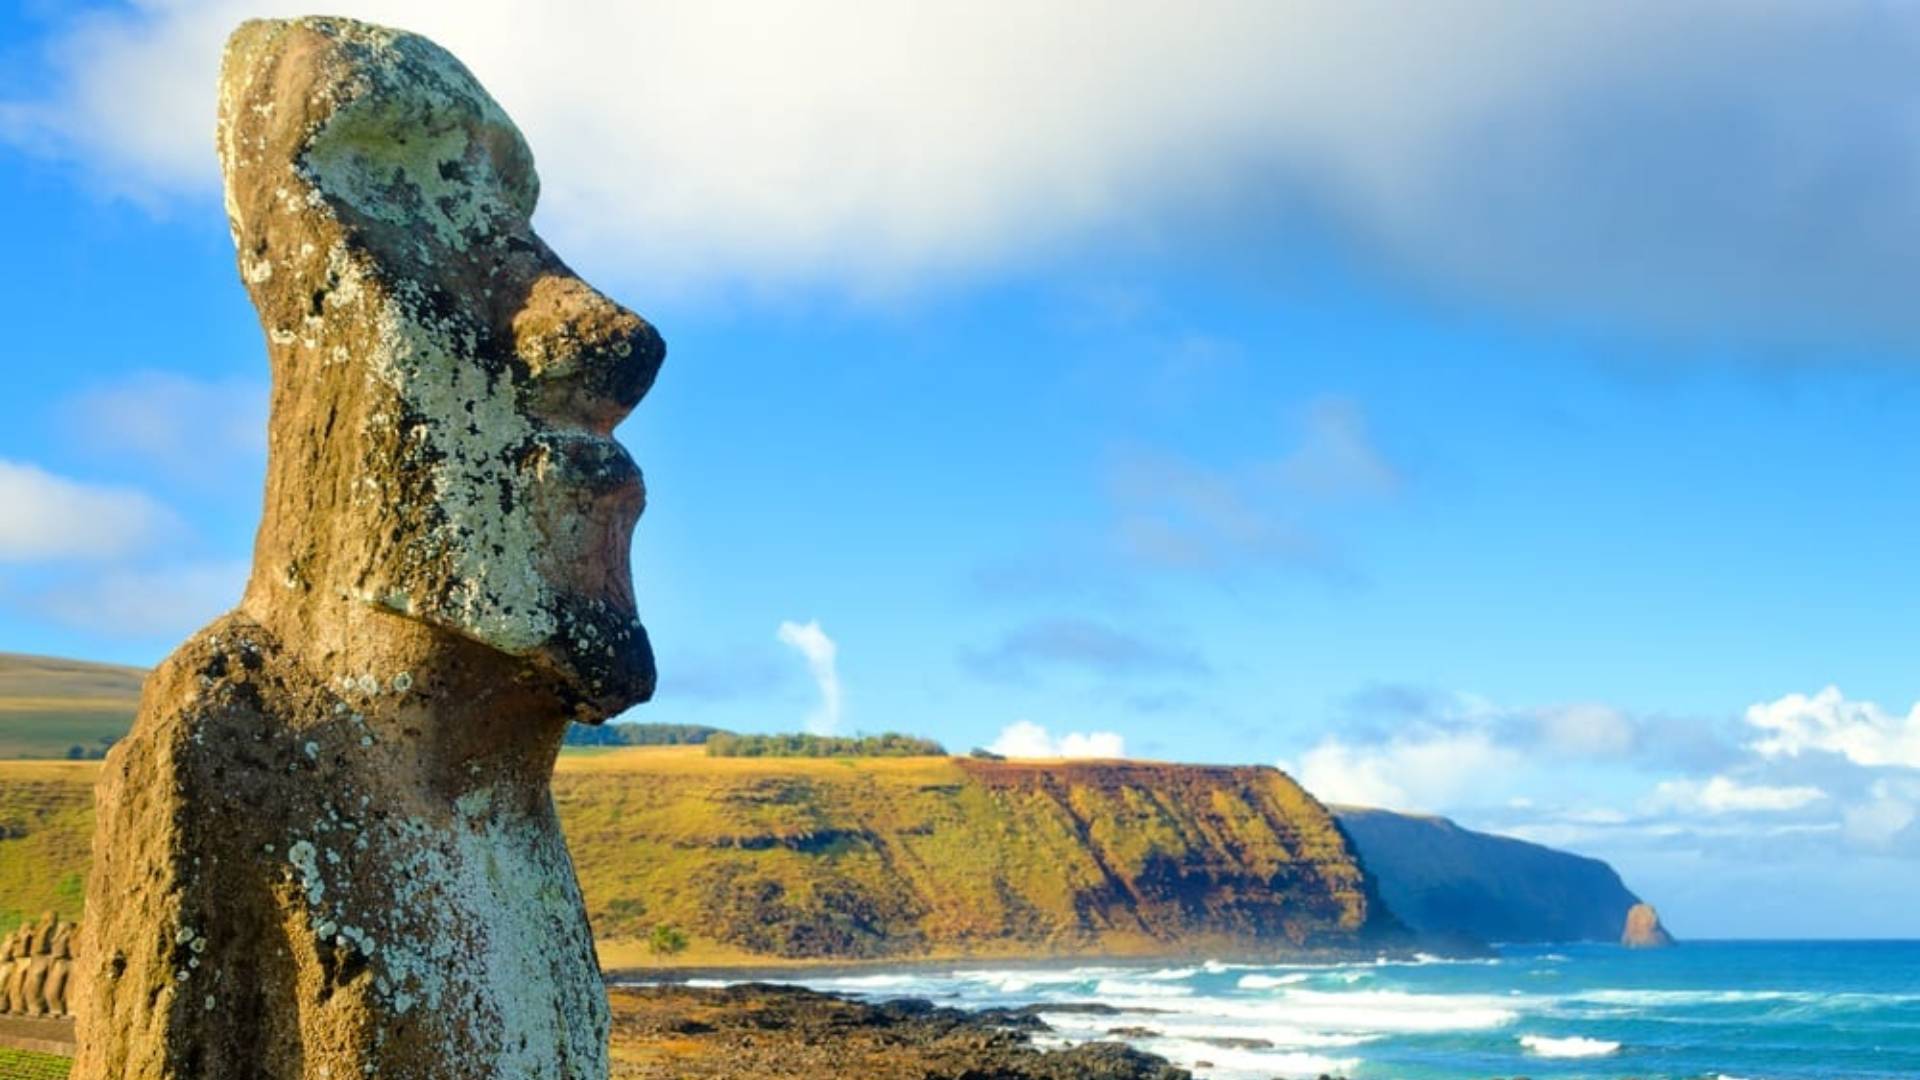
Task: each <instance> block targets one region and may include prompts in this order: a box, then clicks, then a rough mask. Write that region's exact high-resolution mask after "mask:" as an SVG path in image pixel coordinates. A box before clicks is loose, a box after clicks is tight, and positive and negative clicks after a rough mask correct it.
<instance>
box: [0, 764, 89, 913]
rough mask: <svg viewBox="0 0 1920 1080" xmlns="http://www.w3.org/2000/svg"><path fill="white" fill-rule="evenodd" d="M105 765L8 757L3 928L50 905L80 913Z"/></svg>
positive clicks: (1, 854)
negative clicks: (98, 779) (96, 786)
mask: <svg viewBox="0 0 1920 1080" xmlns="http://www.w3.org/2000/svg"><path fill="white" fill-rule="evenodd" d="M99 768H100V767H99V765H98V764H97V763H94V762H86V761H73V762H68V761H0V934H4V933H7V932H8V931H11V930H12V929H13V928H14V927H16V926H18V925H20V923H21V922H22V921H24V920H26V919H30V918H35V917H37V916H38V915H39V914H40V913H41V912H43V911H47V910H53V911H58V912H59V913H60V914H62V915H64V916H66V917H67V918H78V917H79V915H80V893H81V887H82V884H83V883H84V881H85V878H86V870H87V845H88V843H89V841H90V838H91V837H92V835H93V778H94V776H95V775H96V774H97V773H98V771H99Z"/></svg>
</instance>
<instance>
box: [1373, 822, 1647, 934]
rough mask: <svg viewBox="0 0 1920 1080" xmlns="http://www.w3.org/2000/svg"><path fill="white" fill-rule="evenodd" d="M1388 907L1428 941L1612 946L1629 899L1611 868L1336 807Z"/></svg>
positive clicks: (1437, 825)
mask: <svg viewBox="0 0 1920 1080" xmlns="http://www.w3.org/2000/svg"><path fill="white" fill-rule="evenodd" d="M1335 814H1336V815H1337V816H1338V818H1339V820H1340V824H1341V825H1342V826H1343V827H1344V828H1345V829H1346V830H1347V834H1348V835H1349V836H1351V837H1352V838H1353V842H1354V845H1355V846H1356V847H1358V848H1359V849H1360V856H1361V858H1362V859H1363V860H1364V861H1365V862H1366V864H1367V866H1368V868H1370V869H1371V870H1372V871H1373V872H1374V873H1375V874H1377V875H1379V878H1380V882H1381V886H1380V891H1381V894H1382V897H1383V899H1385V900H1386V902H1387V906H1388V907H1390V908H1392V909H1393V911H1394V913H1395V914H1397V915H1399V916H1400V918H1402V919H1404V920H1405V921H1406V923H1407V925H1409V926H1411V927H1413V928H1414V929H1416V930H1419V931H1422V932H1424V933H1429V934H1443V935H1459V936H1467V937H1474V938H1478V939H1480V940H1482V941H1580V940H1589V941H1617V940H1618V939H1619V937H1620V930H1621V927H1623V926H1624V925H1625V924H1626V918H1627V909H1628V908H1631V907H1632V906H1633V905H1634V904H1635V903H1638V902H1639V901H1638V898H1637V897H1635V896H1634V895H1633V893H1631V892H1629V891H1628V890H1627V887H1626V885H1625V884H1623V883H1622V882H1621V881H1620V875H1619V874H1617V873H1615V872H1614V870H1613V867H1611V866H1608V865H1607V864H1606V863H1604V862H1601V861H1600V860H1598V859H1589V858H1586V857H1584V856H1580V855H1573V854H1570V853H1568V852H1565V851H1556V850H1554V849H1553V848H1549V847H1543V846H1541V845H1539V844H1530V843H1527V842H1526V841H1524V840H1515V839H1512V838H1510V837H1505V836H1492V835H1489V834H1487V833H1481V832H1474V831H1473V830H1471V829H1463V828H1461V827H1460V826H1458V825H1456V824H1454V823H1453V822H1451V821H1448V820H1447V819H1446V818H1441V817H1425V816H1420V815H1415V814H1395V813H1390V812H1388V811H1385V810H1367V809H1361V808H1359V807H1349V806H1342V807H1336V808H1335Z"/></svg>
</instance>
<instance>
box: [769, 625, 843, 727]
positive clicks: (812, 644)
mask: <svg viewBox="0 0 1920 1080" xmlns="http://www.w3.org/2000/svg"><path fill="white" fill-rule="evenodd" d="M777 636H778V637H779V638H780V641H781V643H782V644H785V645H790V646H792V647H793V649H794V650H795V651H796V652H798V653H799V654H800V655H801V656H803V657H805V658H806V660H807V671H808V672H810V673H811V674H812V675H813V682H814V685H815V686H817V687H819V689H820V705H819V706H818V707H817V708H815V709H814V710H813V711H812V712H811V713H808V714H807V730H808V731H810V732H812V733H814V734H815V735H832V734H833V733H834V732H836V731H839V730H840V668H839V663H838V660H839V653H840V648H839V646H838V645H835V644H834V641H833V639H832V638H830V637H828V636H827V632H826V631H825V630H822V629H820V623H819V621H818V620H814V621H810V622H806V623H797V622H783V623H781V624H780V629H779V631H778V634H777Z"/></svg>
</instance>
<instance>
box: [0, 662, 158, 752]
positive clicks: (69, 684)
mask: <svg viewBox="0 0 1920 1080" xmlns="http://www.w3.org/2000/svg"><path fill="white" fill-rule="evenodd" d="M146 674H147V673H146V672H145V671H143V670H141V669H140V668H130V667H115V666H113V665H111V664H89V663H84V662H81V661H78V660H60V659H55V658H53V657H46V656H22V655H19V654H17V653H0V758H59V757H65V756H67V754H68V752H69V751H70V750H71V749H72V748H73V747H76V746H78V747H80V748H81V749H82V751H84V752H92V753H97V752H98V751H100V750H101V749H103V748H104V746H105V744H106V742H109V741H111V740H113V739H117V738H119V737H120V736H122V735H125V734H126V733H127V729H128V728H129V727H131V726H132V725H133V712H134V709H135V708H136V707H137V706H138V705H139V703H140V681H141V680H142V679H144V678H146Z"/></svg>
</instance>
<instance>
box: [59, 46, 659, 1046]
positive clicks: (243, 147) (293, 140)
mask: <svg viewBox="0 0 1920 1080" xmlns="http://www.w3.org/2000/svg"><path fill="white" fill-rule="evenodd" d="M218 142H219V149H220V157H221V164H222V166H223V168H224V172H225V177H226V206H227V213H228V218H229V222H230V225H231V227H232V231H233V238H234V243H235V246H236V247H237V249H238V255H239V268H240V273H241V276H242V277H243V278H244V280H245V282H246V286H247V289H248V291H249V293H250V294H251V297H252V299H253V302H254V305H255V307H256V308H257V309H258V310H259V315H260V321H261V325H262V327H263V329H264V331H265V334H266V338H267V343H268V354H269V357H270V361H271V369H272V375H273V393H272V414H271V421H270V431H269V441H268V466H267V473H268V476H267V490H266V505H265V511H264V515H263V518H262V521H261V524H260V529H259V533H258V537H257V540H256V546H255V550H254V563H253V572H252V577H251V580H250V581H249V583H248V585H247V589H246V594H245V596H244V598H243V599H242V601H241V603H240V606H239V607H238V608H237V609H236V610H235V611H233V612H231V613H230V614H228V615H226V616H224V617H222V618H221V619H219V620H217V621H216V622H215V623H213V624H212V625H211V626H209V627H207V628H206V629H205V630H203V631H202V632H201V633H199V634H198V635H196V636H195V637H193V638H192V639H191V640H189V641H188V642H186V643H185V644H184V645H182V646H181V647H180V649H179V650H178V651H177V652H175V653H174V654H173V655H172V656H171V657H170V658H168V660H167V661H166V662H165V663H163V664H162V665H161V666H160V667H159V668H158V669H157V670H156V671H155V672H154V673H153V675H152V676H151V677H150V678H149V679H148V681H147V684H146V687H145V690H144V693H143V696H142V699H141V706H140V712H139V717H138V719H137V720H136V722H135V726H134V730H133V732H132V734H131V735H130V736H129V737H128V738H126V739H124V740H123V741H121V742H120V743H119V744H118V745H117V746H116V747H115V748H114V751H113V753H112V755H111V756H110V758H109V760H108V762H107V765H106V768H105V770H104V771H103V773H102V778H101V781H100V785H99V790H98V815H97V831H96V834H95V838H94V859H93V866H92V872H91V873H92V877H91V880H90V882H89V885H88V891H87V897H88V901H87V913H86V917H85V919H84V920H83V926H84V931H83V940H82V949H81V956H82V960H81V962H80V965H79V971H78V973H77V976H76V977H77V980H78V986H77V988H76V991H77V992H76V994H75V1001H76V1003H77V1005H78V1011H79V1013H80V1015H79V1022H78V1039H79V1044H80V1047H79V1054H78V1059H77V1062H76V1067H75V1071H74V1075H75V1077H76V1078H79V1080H121V1078H129V1077H143V1078H144V1077H169V1078H181V1080H187V1078H192V1080H221V1078H248V1080H255V1078H284V1077H322V1076H331V1077H334V1078H341V1080H344V1078H347V1077H360V1076H377V1077H382V1078H389V1080H401V1078H422V1080H425V1078H435V1080H437V1078H445V1077H456V1076H489V1077H495V1076H497V1077H516V1078H535V1077H540V1078H558V1077H568V1078H594V1080H598V1078H602V1077H605V1076H606V1075H607V1070H608V1061H607V1035H608V1027H609V1019H608V1012H607V1004H606V996H605V990H604V988H603V986H602V984H601V980H600V975H599V966H598V963H597V961H596V957H595V954H594V946H593V940H592V937H591V935H590V934H589V932H588V927H587V921H586V916H585V914H584V912H583V910H582V906H581V902H580V895H579V890H578V887H577V885H576V883H575V877H574V872H573V866H572V863H571V862H570V860H569V857H568V853H567V849H566V846H565V843H564V842H563V840H562V838H561V834H560V830H559V827H558V825H557V823H556V820H555V817H554V812H553V805H552V800H551V797H550V795H549V791H548V781H549V778H550V775H551V772H552V767H553V760H554V756H555V754H556V753H557V751H558V748H559V744H560V740H561V736H562V734H563V733H564V730H565V727H566V725H567V723H568V722H569V721H570V720H575V719H579V720H587V721H595V720H600V719H604V718H605V717H606V716H608V715H611V714H613V713H615V712H617V711H619V710H621V709H624V708H626V707H627V706H628V705H631V704H633V703H634V702H636V701H640V700H644V699H645V698H646V697H647V696H649V695H650V693H651V692H652V687H653V680H654V673H653V659H652V654H651V651H650V649H649V647H648V643H647V638H646V634H645V631H644V630H642V628H641V626H640V623H639V621H638V619H637V618H636V616H635V611H634V603H633V590H632V582H631V579H630V577H629V568H628V565H627V557H628V556H627V553H628V548H629V536H630V533H631V529H632V526H633V523H634V521H635V519H636V518H637V517H638V515H639V513H640V509H641V506H642V503H643V501H644V494H643V489H642V486H641V483H640V476H639V471H638V469H637V468H636V467H635V466H634V464H633V462H632V461H631V460H630V459H629V458H628V456H627V455H626V453H625V451H623V450H622V449H621V448H620V447H619V445H618V444H616V443H615V442H614V441H613V440H612V438H611V432H612V429H613V425H614V424H615V423H617V422H618V421H619V420H620V419H621V418H622V417H623V416H624V415H626V413H627V412H628V411H629V410H630V409H631V408H632V407H633V406H634V405H635V403H637V402H638V401H639V399H640V397H641V396H642V395H643V394H644V393H645V392H646V390H647V388H648V386H649V385H650V384H651V383H652V380H653V377H654V374H655V372H656V371H657V369H658V367H659V364H660V361H661V358H662V355H663V352H664V349H663V346H662V344H661V341H660V338H659V337H658V335H656V334H655V333H654V331H653V329H652V328H651V327H649V326H648V325H647V324H646V323H645V322H643V321H642V320H641V319H640V318H639V317H638V316H636V315H634V314H633V313H632V312H630V311H627V310H626V309H625V308H622V307H621V306H619V305H618V304H616V303H614V302H613V301H611V300H609V299H607V298H606V297H604V296H602V295H601V294H599V293H598V292H595V291H594V290H593V289H592V288H591V287H589V286H588V285H587V284H586V283H585V282H583V281H581V280H580V279H579V278H578V277H577V276H575V275H574V274H573V273H572V272H571V271H569V270H568V269H567V267H566V266H565V265H564V264H563V263H562V262H561V261H560V260H559V259H558V258H557V257H556V256H555V255H554V254H553V252H551V251H550V250H548V248H547V247H546V245H545V244H544V243H542V242H541V240H540V238H539V237H537V236H536V235H534V233H533V231H532V229H531V227H530V225H529V224H528V218H529V215H530V214H531V213H532V212H533V207H534V201H535V198H536V194H537V191H538V181H537V179H536V177H535V175H534V169H533V158H532V155H531V154H530V152H529V151H528V149H527V146H526V144H525V143H524V142H523V141H522V139H521V137H520V134H519V132H518V131H516V130H515V129H514V126H513V124H512V122H511V121H509V120H508V119H507V117H506V115H505V114H504V113H503V112H502V111H501V110H500V107H499V106H498V105H496V104H495V103H494V101H493V100H492V99H491V98H490V97H488V96H487V93H486V91H484V90H483V89H481V87H480V85H479V84H478V83H477V82H476V81H475V80H474V78H473V76H472V75H471V74H469V73H468V72H467V70H466V69H465V68H463V67H462V66H461V65H460V63H459V62H458V61H457V60H455V59H454V58H453V57H452V56H450V55H448V54H447V53H446V52H445V51H443V50H441V49H440V48H438V47H437V46H435V45H434V44H432V43H431V42H429V41H426V40H425V39H422V38H419V37H415V36H412V35H409V34H404V33H399V32H396V31H392V30H386V29H382V28H379V27H374V26H368V25H364V24H360V23H355V22H350V21H346V20H341V19H318V18H315V19H299V20H293V21H270V22H251V23H248V24H246V25H244V26H242V27H241V28H240V29H239V30H238V31H237V32H236V33H235V34H234V36H233V38H232V40H231V41H230V42H229V43H228V46H227V52H226V57H225V62H224V65H223V69H222V72H221V84H220V123H219V138H218Z"/></svg>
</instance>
